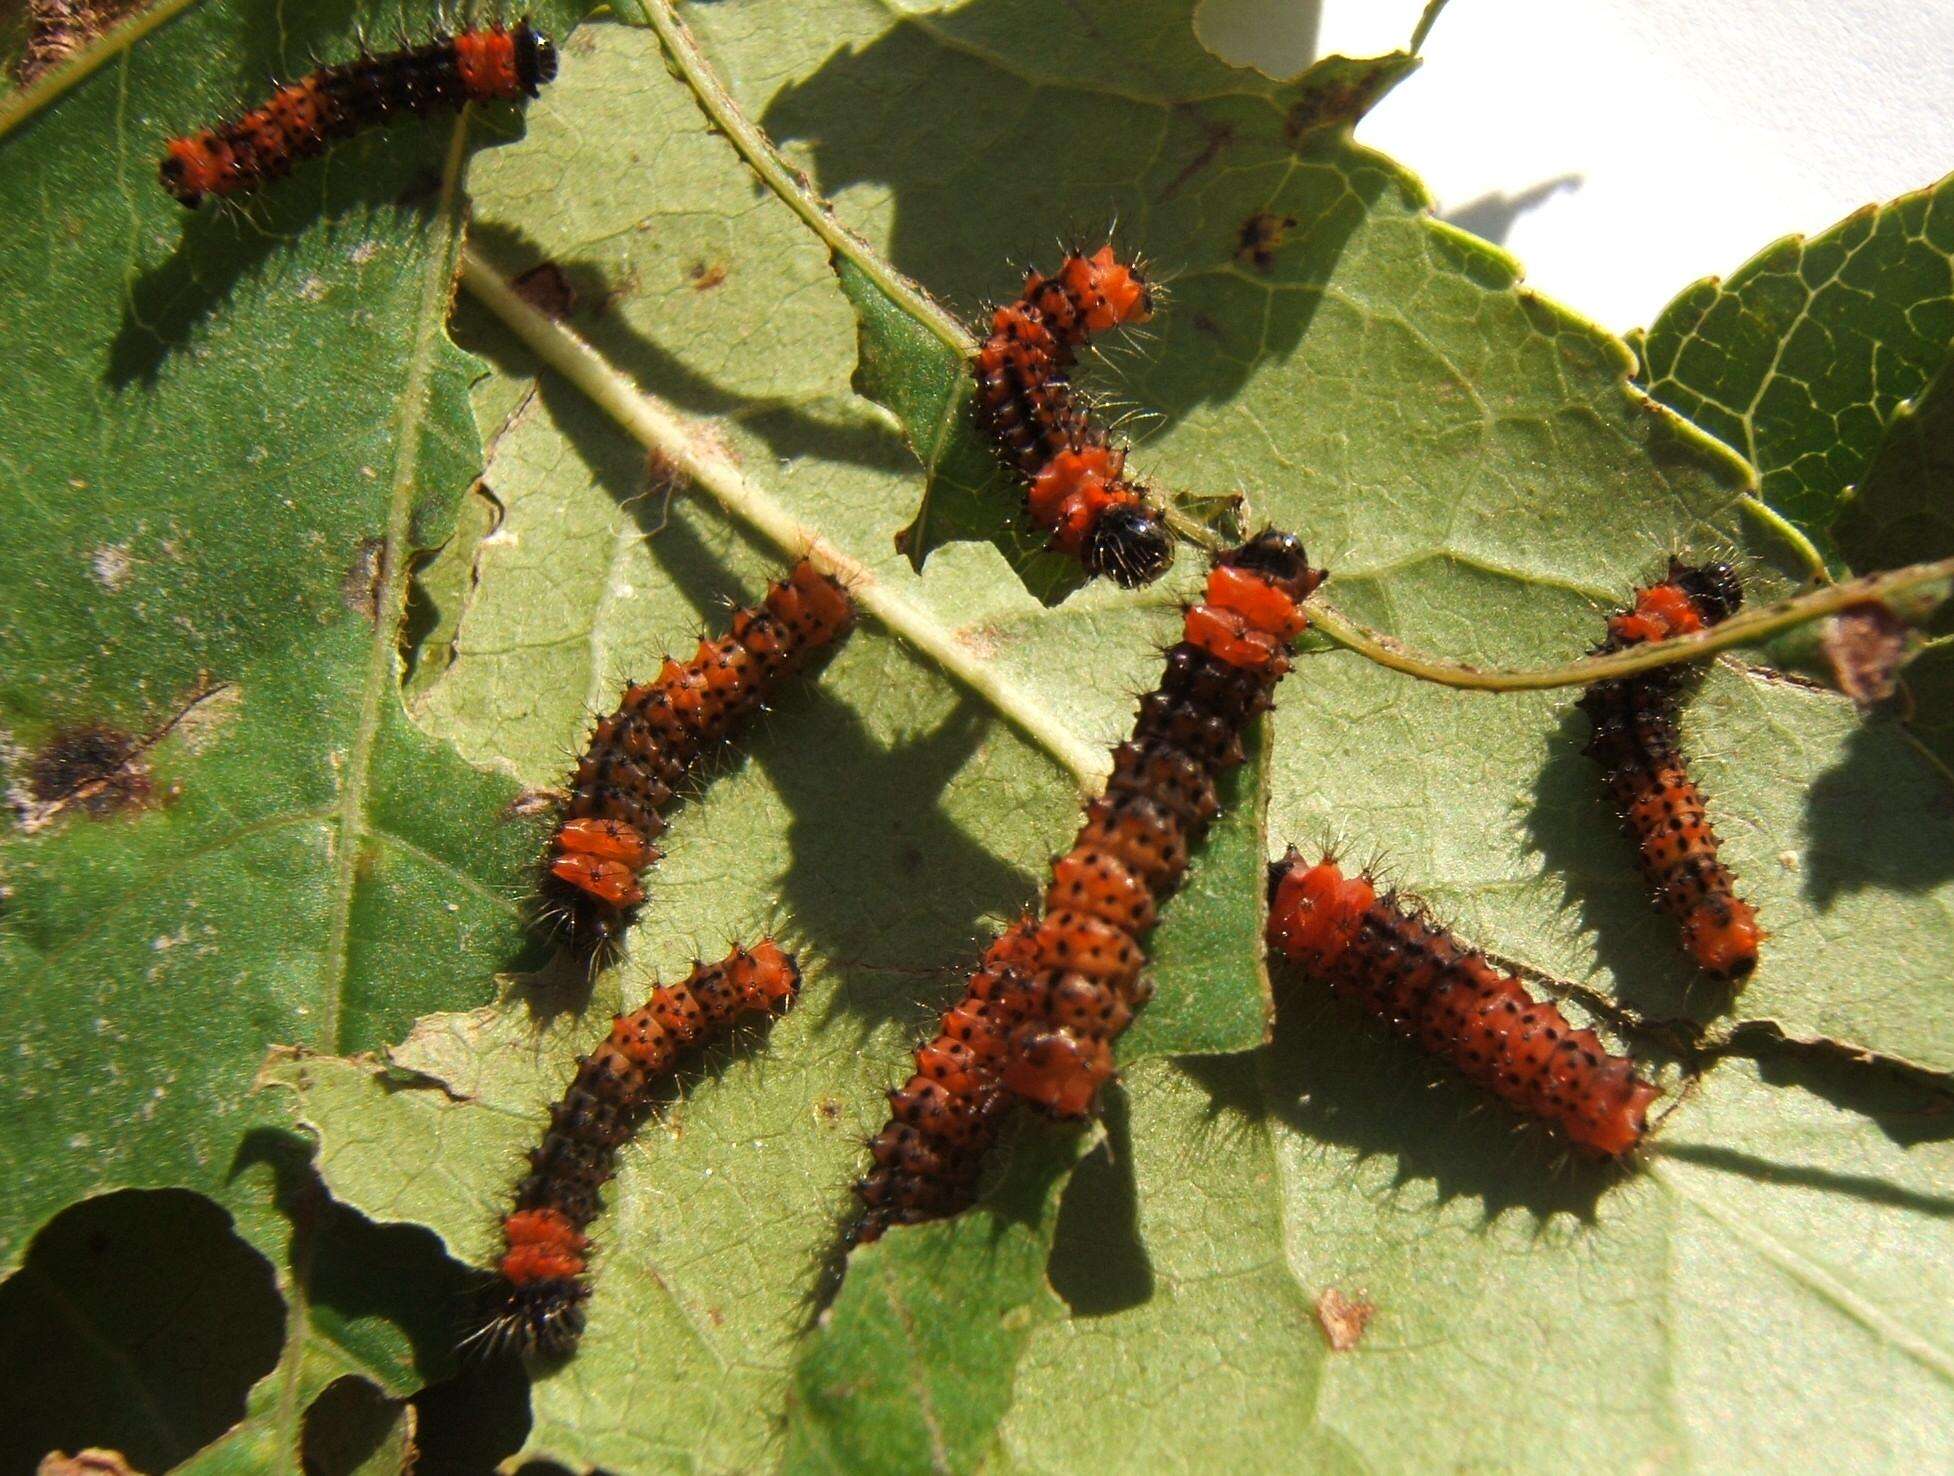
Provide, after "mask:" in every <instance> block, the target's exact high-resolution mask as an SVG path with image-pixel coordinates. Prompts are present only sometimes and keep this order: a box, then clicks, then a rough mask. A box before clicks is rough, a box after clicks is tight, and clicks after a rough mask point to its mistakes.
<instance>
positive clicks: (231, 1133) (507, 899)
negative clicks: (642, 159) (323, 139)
mask: <svg viewBox="0 0 1954 1476" xmlns="http://www.w3.org/2000/svg"><path fill="white" fill-rule="evenodd" d="M547 8H549V9H553V10H555V11H556V12H557V13H556V14H555V16H554V18H553V19H554V21H555V23H559V24H560V23H561V21H562V20H563V19H564V13H563V12H564V8H563V7H547ZM364 14H365V19H366V20H367V21H368V22H370V23H373V22H377V23H378V24H379V25H380V26H383V27H386V28H391V27H392V26H393V24H394V22H395V21H396V20H397V19H403V18H404V19H407V20H409V21H410V22H411V24H412V26H413V28H414V29H416V30H421V31H425V30H426V29H427V28H428V21H429V17H430V15H431V7H425V6H422V7H414V8H411V9H410V10H409V11H407V12H405V13H396V12H394V11H391V10H389V11H385V12H377V13H376V12H375V11H372V10H369V11H366V12H365V13H364ZM353 18H354V17H353V12H352V8H351V7H350V6H344V5H334V6H327V7H311V8H309V9H308V10H307V11H306V13H305V14H304V15H303V16H294V17H289V18H287V20H286V21H285V22H284V23H283V24H281V25H279V26H276V27H274V26H270V25H241V24H240V23H239V22H238V20H237V18H236V17H235V16H233V15H230V14H227V13H226V7H221V6H216V5H211V6H205V7H202V8H200V9H198V10H196V11H195V12H193V13H183V14H176V15H172V14H171V11H170V8H168V7H162V8H159V9H158V10H157V11H156V12H155V13H154V14H153V15H152V16H151V17H149V18H147V20H148V22H149V23H150V24H146V25H145V26H144V27H139V28H137V29H140V30H141V31H142V32H143V34H141V35H140V36H139V37H133V38H132V37H131V36H129V35H128V33H120V34H119V36H118V38H117V39H115V40H114V41H112V43H111V45H110V46H109V48H108V49H107V50H106V51H105V52H98V53H96V54H95V55H94V56H92V57H90V58H87V59H84V60H83V61H81V62H78V63H76V64H75V65H74V67H73V68H72V69H71V71H70V72H68V73H64V74H59V75H57V76H55V77H50V78H49V79H48V80H47V83H46V84H44V85H43V86H42V87H40V88H38V89H37V90H36V91H35V93H34V94H33V95H31V96H30V95H27V94H17V95H16V96H15V97H14V98H13V99H10V100H9V106H8V107H7V108H6V109H5V111H4V113H0V211H4V212H5V213H6V215H7V217H8V219H9V220H10V221H12V222H14V224H15V227H16V229H15V230H14V231H13V233H12V234H11V236H10V246H9V250H8V251H7V252H5V253H0V332H4V334H5V336H6V339H7V342H8V345H9V353H10V361H11V367H12V374H11V378H10V385H11V386H12V387H13V388H12V390H11V392H10V409H9V416H10V421H11V423H12V424H13V425H14V427H15V428H16V430H17V431H18V432H19V434H18V437H17V438H16V439H13V440H11V441H10V445H9V450H8V453H7V458H6V462H5V469H4V472H0V498H4V501H5V504H6V508H7V518H6V534H5V536H4V539H0V586H3V587H4V592H3V593H0V630H4V631H5V636H4V653H3V654H0V672H4V675H3V676H0V722H3V723H4V726H5V729H6V731H7V734H8V749H7V760H6V763H7V770H8V773H7V780H8V783H9V785H10V786H11V793H12V794H13V795H14V797H15V801H16V808H15V814H16V817H17V819H18V821H19V823H18V824H17V825H16V826H14V827H12V828H11V829H10V831H9V833H8V834H7V835H6V837H5V838H4V841H0V875H4V878H5V893H4V918H3V919H0V967H4V969H5V972H6V975H7V981H8V987H7V989H6V990H5V1000H4V1003H0V1020H4V1025H0V1028H4V1029H5V1031H6V1034H7V1038H8V1040H9V1041H10V1042H12V1045H11V1050H12V1051H13V1053H14V1056H13V1060H14V1065H13V1066H12V1067H11V1068H10V1069H9V1071H8V1072H7V1073H6V1081H5V1086H4V1088H3V1089H0V1165H4V1170H5V1173H6V1177H7V1180H8V1183H9V1185H10V1187H11V1190H12V1192H11V1193H10V1194H9V1196H8V1201H7V1207H6V1210H5V1212H4V1214H0V1258H3V1259H5V1260H7V1261H12V1260H14V1259H15V1258H17V1257H18V1256H19V1255H20V1254H21V1253H22V1251H23V1250H24V1248H25V1246H26V1241H27V1237H28V1236H29V1235H30V1234H31V1232H33V1230H34V1229H35V1228H36V1227H37V1226H39V1225H40V1224H41V1223H42V1222H43V1221H44V1220H45V1219H46V1218H47V1217H48V1216H49V1215H51V1214H52V1213H53V1212H54V1211H56V1210H57V1209H59V1208H60V1207H61V1206H62V1205H64V1204H67V1203H68V1202H70V1201H71V1200H74V1199H76V1198H78V1197H82V1196H85V1195H90V1194H100V1193H103V1192H106V1191H108V1190H112V1189H116V1188H122V1187H130V1186H160V1185H183V1186H187V1187H190V1188H193V1189H196V1190H198V1191H199V1192H202V1193H204V1194H207V1195H209V1196H211V1197H212V1198H214V1199H215V1200H216V1201H217V1202H218V1203H220V1204H222V1205H223V1206H225V1207H226V1208H227V1209H229V1210H230V1211H231V1212H232V1214H233V1215H234V1216H235V1217H236V1219H237V1222H238V1226H239V1229H240V1231H241V1233H243V1234H244V1236H245V1237H246V1239H247V1240H249V1241H250V1242H251V1243H252V1244H254V1245H255V1246H257V1247H258V1248H259V1249H260V1250H262V1251H264V1252H265V1253H266V1254H267V1255H270V1256H272V1257H273V1258H274V1260H275V1261H276V1262H277V1263H278V1265H279V1271H278V1281H279V1285H280V1288H281V1290H282V1291H284V1292H285V1293H286V1295H287V1296H288V1297H291V1298H294V1299H296V1300H295V1306H294V1316H293V1317H292V1319H291V1321H290V1324H289V1326H288V1328H287V1336H286V1346H285V1351H284V1356H283V1362H282V1363H281V1365H280V1369H279V1371H277V1372H276V1373H274V1374H273V1375H271V1376H270V1382H268V1383H267V1384H266V1385H265V1386H264V1387H263V1388H262V1389H261V1390H260V1393H259V1395H258V1396H255V1397H254V1404H253V1410H252V1413H251V1414H250V1415H249V1416H247V1425H246V1427H244V1429H243V1430H242V1431H241V1433H240V1438H243V1439H246V1440H248V1441H250V1442H252V1444H253V1449H254V1452H255V1453H254V1455H253V1456H252V1457H251V1460H252V1462H254V1463H256V1464H254V1469H266V1468H267V1466H266V1464H264V1463H265V1462H269V1463H270V1464H271V1465H280V1464H283V1465H290V1464H291V1463H293V1462H295V1461H296V1459H297V1452H298V1438H299V1432H298V1427H297V1421H298V1419H299V1416H300V1415H301V1414H302V1412H303V1410H304V1407H305V1403H306V1402H307V1401H308V1400H309V1399H310V1398H311V1396H312V1394H314V1393H316V1392H317V1391H318V1390H320V1389H322V1388H324V1387H325V1386H326V1385H327V1384H328V1383H330V1382H332V1381H333V1380H336V1379H339V1378H342V1377H344V1376H345V1375H347V1374H348V1373H358V1374H360V1375H362V1376H365V1377H368V1378H371V1379H373V1380H375V1381H377V1382H378V1383H380V1384H382V1385H385V1386H386V1387H387V1388H388V1389H389V1390H390V1391H392V1392H397V1393H405V1392H408V1391H410V1390H411V1389H412V1388H414V1387H416V1386H417V1385H418V1383H420V1382H421V1381H423V1380H424V1378H425V1377H426V1372H427V1369H428V1368H430V1367H432V1368H438V1367H440V1366H441V1364H442V1361H443V1360H444V1359H445V1358H446V1356H447V1355H446V1350H445V1349H444V1348H441V1347H440V1346H439V1345H438V1343H436V1344H435V1346H434V1349H433V1352H432V1353H431V1354H430V1355H429V1356H430V1358H431V1362H426V1363H423V1362H421V1361H420V1360H418V1359H417V1357H416V1356H415V1350H414V1349H413V1347H412V1346H411V1341H410V1337H409V1336H408V1335H407V1333H406V1332H405V1331H404V1327H406V1326H407V1325H411V1324H412V1323H413V1322H414V1320H415V1319H416V1318H417V1317H425V1316H426V1315H427V1314H428V1312H429V1310H430V1308H432V1309H434V1311H435V1315H436V1316H438V1315H439V1308H440V1303H441V1299H442V1297H443V1295H444V1293H443V1291H442V1287H441V1284H440V1283H439V1281H438V1280H430V1279H429V1277H428V1276H427V1275H425V1274H417V1275H415V1276H413V1277H409V1278H407V1279H406V1285H405V1286H404V1287H401V1286H396V1285H392V1284H390V1283H388V1284H387V1285H388V1289H389V1291H390V1292H396V1293H398V1292H404V1295H405V1300H404V1301H400V1302H397V1303H395V1304H394V1305H392V1306H390V1307H386V1308H381V1309H373V1312H372V1315H371V1316H369V1315H368V1314H367V1313H361V1314H359V1315H356V1316H353V1317H348V1316H346V1315H344V1314H343V1312H342V1311H341V1310H339V1309H337V1308H335V1307H333V1306H331V1305H316V1306H315V1305H313V1304H311V1302H310V1301H309V1300H308V1299H309V1297H310V1296H311V1295H312V1293H313V1291H314V1290H316V1287H315V1285H314V1282H315V1273H316V1271H317V1269H318V1268H317V1266H316V1265H314V1264H313V1263H311V1262H310V1261H309V1260H308V1261H305V1262H303V1263H300V1262H292V1261H290V1260H289V1259H288V1247H287V1241H288V1239H290V1238H291V1237H292V1236H293V1234H294V1229H293V1226H292V1225H291V1223H290V1220H289V1217H288V1214H287V1212H286V1204H285V1199H286V1196H285V1195H284V1194H283V1193H282V1192H281V1191H280V1189H279V1188H278V1186H277V1182H276V1180H277V1174H275V1173H273V1172H272V1171H271V1170H270V1169H269V1168H268V1167H267V1166H266V1165H267V1164H268V1163H270V1161H271V1159H272V1158H277V1157H279V1156H280V1155H284V1154H288V1153H289V1151H290V1143H289V1139H288V1138H286V1137H285V1118H284V1116H283V1114H282V1113H281V1112H280V1111H279V1110H278V1106H277V1104H276V1103H272V1102H267V1101H265V1100H264V1099H263V1098H257V1097H254V1096H253V1094H252V1085H253V1078H254V1075H255V1072H256V1070H257V1067H258V1065H259V1063H260V1062H261V1061H262V1059H263V1056H264V1052H265V1048H266V1045H267V1044H268V1043H269V1042H271V1041H276V1040H287V1041H294V1042H305V1043H308V1044H311V1045H313V1046H315V1047H318V1048H322V1049H331V1050H359V1049H362V1048H365V1047H369V1046H373V1045H377V1044H379V1043H380V1042H382V1041H385V1040H387V1039H390V1038H392V1037H394V1036H397V1035H398V1034H399V1033H400V1032H401V1031H402V1030H404V1029H405V1028H406V1027H407V1026H408V1025H409V1024H410V1023H411V1022H412V1021H413V1019H415V1018H416V1017H417V1016H418V1015H420V1014H422V1013H424V1012H425V1011H427V1010H429V1009H432V1008H438V1007H440V1006H442V1005H458V1004H463V1003H467V1002H470V1001H471V1000H477V999H480V998H482V997H484V996H485V995H486V993H487V989H486V974H487V972H488V970H489V969H490V968H492V967H493V966H495V965H497V964H501V963H506V962H507V961H508V960H509V959H510V958H511V956H512V955H513V954H515V953H516V952H518V951H519V950H520V948H521V946H522V937H523V935H522V931H521V928H520V923H519V919H518V917H517V909H516V907H515V896H514V893H513V892H512V891H511V890H510V883H511V880H512V878H513V877H515V876H517V875H519V874H521V872H522V871H523V870H526V869H527V867H528V865H529V864H531V863H530V860H529V858H530V857H531V856H533V854H534V851H533V847H534V844H535V839H536V833H535V830H534V828H533V826H532V825H530V824H527V823H513V824H512V823H501V822H492V823H488V824H484V823H482V817H485V816H495V815H496V814H497V813H498V811H499V810H500V809H501V807H502V806H504V805H505V804H506V803H507V801H508V800H509V799H510V798H511V797H512V796H513V794H514V793H515V789H514V786H513V785H512V784H511V783H510V782H509V781H508V780H507V779H506V777H502V776H496V775H490V774H484V773H482V772H480V771H477V770H475V769H473V768H471V767H469V766H468V765H466V764H465V763H463V762H461V761H460V760H459V759H458V758H457V757H456V756H455V755H454V753H453V752H452V750H451V749H449V748H447V747H446V746H445V745H441V744H437V743H434V742H430V741H429V740H428V739H427V738H425V737H424V736H422V735H421V734H420V733H418V732H417V731H415V730H414V729H413V728H412V727H410V726H409V724H408V723H407V721H406V719H405V716H404V714H403V712H402V709H401V705H400V699H399V695H398V685H397V684H398V660H397V655H396V630H397V626H398V623H399V619H400V613H401V609H402V605H403V600H404V591H405V587H406V581H405V577H404V571H405V568H406V565H407V562H408V560H409V558H410V556H411V555H412V554H413V553H414V551H415V550H416V549H419V548H424V547H427V546H430V545H431V544H433V543H436V542H439V541H440V539H441V538H443V537H444V536H445V534H446V530H447V528H448V526H449V525H450V524H451V523H452V521H453V517H454V509H455V506H456V504H457V501H458V499H459V497H460V495H461V494H462V492H463V491H464V490H465V489H466V488H467V486H468V484H469V483H470V481H471V480H472V479H473V477H474V475H475V472H476V470H477V468H478V467H479V444H478V441H477V438H476V434H475V430H474V426H473V422H472V419H471V417H470V411H469V406H468V401H467V386H468V378H469V373H470V370H469V366H468V363H467V361H466V359H465V358H464V357H463V356H462V355H461V354H460V353H458V352H457V351H456V350H455V349H454V348H453V347H452V345H450V344H449V343H448V341H447V339H446V336H445V334H444V331H443V318H444V316H445V312H446V308H447V303H448V298H449V293H450V282H451V275H452V271H453V262H454V252H455V250H456V248H457V245H458V236H459V226H460V223H461V215H462V211H461V204H462V195H461V166H462V164H463V162H464V160H465V157H466V155H465V151H464V144H465V143H466V142H467V141H468V139H469V137H470V135H471V134H472V135H473V136H474V137H475V139H476V140H477V141H479V140H480V139H481V138H482V137H483V136H484V135H483V134H482V133H481V132H479V131H477V129H476V127H475V126H474V125H471V124H462V125H456V124H454V123H453V122H449V123H447V124H446V125H445V126H444V125H442V124H432V125H430V126H428V127H425V128H410V129H404V130H402V131H400V132H399V133H398V134H395V135H392V136H390V137H389V138H387V139H386V140H384V141H383V140H382V139H381V138H379V137H370V138H367V139H363V140H359V141H356V142H354V143H352V144H349V145H347V146H346V147H345V148H344V149H341V150H338V151H336V152H335V153H334V154H333V156H332V157H331V159H330V160H328V161H326V162H324V163H322V164H320V165H317V166H311V167H308V168H306V169H304V170H302V171H301V172H300V174H299V175H298V176H297V177H295V178H294V179H293V180H292V181H291V182H290V183H289V184H288V185H286V186H285V187H283V188H281V189H279V190H277V191H274V192H271V193H269V194H268V195H267V196H265V198H264V199H263V201H262V202H261V203H258V204H255V205H254V206H253V207H252V208H251V211H250V213H248V214H246V213H243V212H239V211H228V212H227V211H222V210H218V209H215V208H213V209H211V210H208V211H205V212H203V213H199V214H189V213H186V212H185V211H183V210H182V209H181V207H179V206H178V205H177V204H176V203H175V202H174V201H172V200H171V199H169V198H168V196H166V195H165V194H164V193H163V192H162V190H161V189H160V188H158V187H157V186H156V184H155V182H154V175H153V170H154V160H155V158H156V157H157V155H158V153H159V151H160V148H161V143H162V140H163V139H164V138H165V137H166V136H168V134H170V133H171V132H173V131H177V130H180V129H182V128H185V127H189V126H192V125H194V124H196V123H198V122H200V121H202V120H206V119H209V118H212V117H214V116H217V115H219V114H221V113H222V112H224V111H225V110H226V109H228V108H230V107H232V106H233V105H234V104H235V102H236V89H237V87H238V86H239V80H240V79H243V78H262V77H263V76H265V75H266V74H267V73H269V72H270V71H272V70H274V69H277V70H282V71H285V72H288V73H289V72H292V71H295V70H302V69H303V66H304V64H305V59H306V58H307V57H308V56H310V55H311V54H313V53H314V52H315V51H317V52H320V53H331V54H341V55H344V54H348V53H350V52H351V51H352V50H353V46H354V43H353V36H352V32H353ZM545 19H550V17H545ZM489 126H490V128H491V129H492V130H493V131H494V132H495V133H498V134H499V135H500V136H501V137H503V138H505V139H506V137H507V136H508V135H509V132H510V129H511V120H510V118H509V116H507V115H506V114H505V115H504V116H502V117H501V118H499V119H497V120H495V121H493V122H492V123H491V124H490V125H489ZM435 793H440V794H443V795H445V796H446V797H447V798H448V800H449V801H451V807H433V806H429V805H428V804H426V803H425V800H426V797H427V796H428V795H429V794H435ZM464 815H465V816H466V817H467V818H466V819H463V818H462V817H463V816H464ZM458 965H459V967H457V966H458ZM471 975H472V977H471ZM266 1134H270V1135H271V1136H270V1137H266V1136H265V1135H266ZM268 1155H269V1157H268ZM280 1172H283V1170H280ZM300 1238H301V1239H304V1238H305V1237H300ZM312 1254H314V1252H313V1251H308V1252H307V1255H308V1256H310V1255H312ZM423 1269H424V1270H425V1268H423ZM381 1284H383V1283H381V1282H373V1283H372V1284H371V1285H369V1287H368V1288H367V1290H368V1291H371V1290H373V1288H374V1287H377V1286H379V1285H381ZM363 1294H364V1293H363ZM186 1453H187V1451H183V1450H179V1451H177V1452H176V1455H177V1456H178V1457H180V1456H181V1455H183V1454H186Z"/></svg>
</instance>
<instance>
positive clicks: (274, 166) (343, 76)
mask: <svg viewBox="0 0 1954 1476" xmlns="http://www.w3.org/2000/svg"><path fill="white" fill-rule="evenodd" d="M555 76H556V47H555V46H554V45H553V44H552V43H551V41H550V38H549V37H547V36H545V35H544V34H543V33H542V32H541V31H538V30H537V29H536V28H535V27H534V26H532V25H530V24H529V22H528V21H526V20H525V21H521V22H518V23H517V24H516V25H514V26H511V27H503V26H500V25H494V26H485V27H482V28H480V29H477V30H470V31H463V32H461V33H459V34H458V35H454V36H437V37H435V38H434V39H433V40H432V41H429V42H427V43H426V44H425V45H422V46H413V47H409V48H407V49H406V50H403V51H394V52H389V53H387V54H386V55H385V56H361V57H360V58H359V59H358V60H357V61H351V62H346V63H344V64H343V65H340V66H334V67H321V68H320V69H319V70H318V71H316V72H313V73H311V74H309V75H308V76H304V77H301V78H300V79H299V80H298V81H296V82H291V83H288V84H286V85H285V86H283V87H281V88H279V89H278V91H276V92H274V93H273V94H272V95H271V97H270V98H269V99H268V100H267V101H266V102H264V103H262V104H260V105H259V106H258V107H255V108H253V109H252V110H251V111H250V112H248V113H246V114H244V115H243V116H242V117H240V118H237V119H234V120H233V121H231V122H228V123H220V124H219V125H217V126H216V127H215V128H206V129H204V130H203V131H202V132H200V133H192V134H189V135H187V136H185V137H182V138H173V139H171V140H170V141H169V143H168V144H167V145H166V150H167V152H166V153H165V154H164V156H163V162H162V165H161V166H160V169H159V171H158V173H159V174H160V176H161V178H162V181H163V188H164V189H166V190H168V191H169V192H170V193H171V194H172V195H174V196H176V198H177V199H178V200H180V201H182V202H183V203H184V204H185V205H188V206H192V207H194V206H196V205H199V204H201V203H202V202H203V200H204V197H205V196H207V195H215V196H219V197H222V196H226V195H241V194H245V193H247V192H248V191H251V190H255V189H257V188H258V187H259V186H260V185H263V184H267V183H269V182H270V181H272V180H275V179H279V178H281V177H283V176H284V175H286V174H288V173H289V172H290V171H291V168H292V166H293V165H294V164H295V163H297V162H298V161H299V160H301V159H308V158H311V157H312V156H313V155H315V154H322V153H324V152H325V151H326V149H327V147H328V146H329V145H331V144H333V143H335V142H337V141H338V140H340V139H343V138H348V137H351V136H352V135H353V134H355V133H362V132H364V131H365V130H367V129H368V128H377V127H382V126H384V125H386V124H389V123H392V122H394V121H396V120H397V119H399V118H402V117H406V116H409V115H414V116H422V117H424V116H426V115H427V114H429V113H434V112H453V111H456V110H458V109H460V108H461V107H462V106H463V105H464V104H466V103H471V102H496V101H513V100H515V99H517V98H521V97H525V96H527V97H535V96H536V95H537V91H538V89H539V88H541V86H542V85H543V84H544V83H545V82H548V81H550V80H551V79H552V78H554V77H555Z"/></svg>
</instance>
